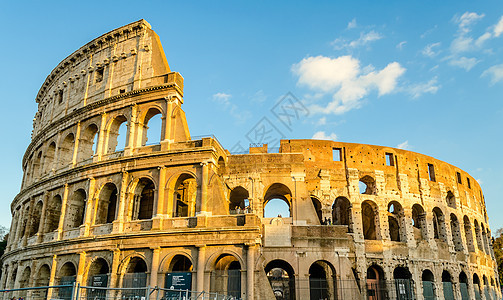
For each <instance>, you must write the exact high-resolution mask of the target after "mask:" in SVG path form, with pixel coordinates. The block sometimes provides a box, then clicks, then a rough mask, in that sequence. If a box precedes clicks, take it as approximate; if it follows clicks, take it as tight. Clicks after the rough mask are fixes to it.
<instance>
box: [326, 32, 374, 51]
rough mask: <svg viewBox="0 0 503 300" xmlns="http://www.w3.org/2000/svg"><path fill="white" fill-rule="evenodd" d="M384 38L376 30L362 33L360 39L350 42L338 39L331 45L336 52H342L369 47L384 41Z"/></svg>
mask: <svg viewBox="0 0 503 300" xmlns="http://www.w3.org/2000/svg"><path fill="white" fill-rule="evenodd" d="M382 38H383V36H382V35H381V34H380V33H379V32H376V31H374V30H372V31H370V32H367V33H364V32H361V33H360V37H359V38H358V39H356V40H353V41H350V42H348V41H347V40H345V39H342V38H340V39H336V40H334V41H333V42H332V43H331V44H332V46H333V47H334V49H335V50H342V49H345V48H346V49H355V48H359V47H363V46H366V45H368V44H369V43H371V42H374V41H377V40H380V39H382Z"/></svg>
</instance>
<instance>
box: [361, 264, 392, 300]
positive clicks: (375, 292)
mask: <svg viewBox="0 0 503 300" xmlns="http://www.w3.org/2000/svg"><path fill="white" fill-rule="evenodd" d="M366 279H367V280H366V285H367V296H368V297H369V299H386V298H385V297H386V294H387V289H386V284H385V277H384V271H383V269H382V268H381V267H380V266H379V265H376V264H372V265H371V266H369V267H368V268H367V277H366Z"/></svg>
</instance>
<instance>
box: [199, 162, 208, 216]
mask: <svg viewBox="0 0 503 300" xmlns="http://www.w3.org/2000/svg"><path fill="white" fill-rule="evenodd" d="M207 202H208V162H202V163H201V205H200V209H199V212H203V213H204V212H206V210H207Z"/></svg>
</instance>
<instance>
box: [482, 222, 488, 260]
mask: <svg viewBox="0 0 503 300" xmlns="http://www.w3.org/2000/svg"><path fill="white" fill-rule="evenodd" d="M480 228H481V231H482V244H483V245H484V249H483V250H484V251H485V253H486V254H489V245H488V241H487V233H486V230H485V228H484V224H483V223H482V222H480Z"/></svg>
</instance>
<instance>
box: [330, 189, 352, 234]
mask: <svg viewBox="0 0 503 300" xmlns="http://www.w3.org/2000/svg"><path fill="white" fill-rule="evenodd" d="M351 208H352V205H351V202H350V201H349V200H348V198H346V197H337V198H335V201H334V203H333V204H332V220H333V223H334V225H346V226H348V231H349V232H352V230H351V229H350V227H351V224H352V221H351V218H352V216H351Z"/></svg>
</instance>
